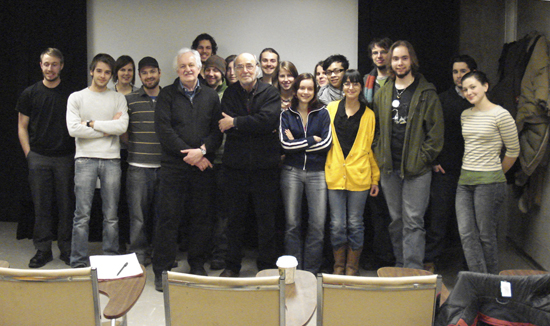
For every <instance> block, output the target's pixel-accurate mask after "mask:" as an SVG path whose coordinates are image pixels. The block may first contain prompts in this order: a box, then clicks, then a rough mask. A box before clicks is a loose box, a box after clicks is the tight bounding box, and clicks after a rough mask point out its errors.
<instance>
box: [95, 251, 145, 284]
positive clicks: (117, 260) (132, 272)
mask: <svg viewBox="0 0 550 326" xmlns="http://www.w3.org/2000/svg"><path fill="white" fill-rule="evenodd" d="M90 265H91V266H92V267H95V268H97V278H98V279H99V280H116V279H121V278H127V277H133V276H138V275H141V274H143V270H142V269H141V266H140V265H139V261H138V259H137V257H136V254H135V253H131V254H128V255H113V256H111V255H100V256H99V255H98V256H90Z"/></svg>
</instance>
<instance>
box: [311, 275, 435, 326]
mask: <svg viewBox="0 0 550 326" xmlns="http://www.w3.org/2000/svg"><path fill="white" fill-rule="evenodd" d="M440 288H441V276H438V275H427V276H414V277H399V278H393V277H362V276H342V275H332V274H319V275H318V277H317V296H318V299H317V325H318V326H321V325H325V326H330V325H375V326H376V325H432V324H433V320H434V317H435V310H436V307H435V305H436V294H437V293H438V292H439V290H440Z"/></svg>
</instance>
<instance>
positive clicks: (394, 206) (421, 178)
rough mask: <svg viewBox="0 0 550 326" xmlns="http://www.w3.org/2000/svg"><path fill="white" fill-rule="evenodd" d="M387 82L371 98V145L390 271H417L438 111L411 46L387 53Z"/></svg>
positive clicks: (439, 131)
mask: <svg viewBox="0 0 550 326" xmlns="http://www.w3.org/2000/svg"><path fill="white" fill-rule="evenodd" d="M390 60H391V71H392V76H393V77H394V78H392V79H391V80H389V81H388V82H387V83H386V85H384V87H382V88H381V89H380V90H379V91H378V92H377V93H376V95H375V99H374V105H373V107H374V112H375V115H376V127H377V131H376V134H375V139H374V143H373V147H374V153H375V156H376V160H377V162H378V166H379V168H380V177H381V184H382V188H383V189H384V195H385V197H386V201H387V203H388V209H389V211H390V215H391V218H392V222H391V223H390V226H389V232H390V236H391V240H392V244H393V251H394V254H395V258H396V266H399V267H407V268H420V269H422V268H423V260H424V247H425V230H424V213H425V211H426V207H427V205H428V200H429V195H430V182H431V176H432V174H431V169H432V162H433V161H434V160H435V159H436V157H437V155H438V154H439V152H440V151H441V149H442V148H443V112H442V110H441V103H440V102H439V98H438V96H437V91H436V89H435V87H434V86H433V85H432V84H431V83H429V82H428V81H426V79H425V78H424V76H422V75H421V74H419V73H418V67H419V65H418V59H417V57H416V53H415V52H414V49H413V47H412V45H411V44H410V43H409V42H407V41H397V42H395V43H394V44H393V45H392V47H391V48H390Z"/></svg>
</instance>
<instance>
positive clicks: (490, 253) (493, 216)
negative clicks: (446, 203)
mask: <svg viewBox="0 0 550 326" xmlns="http://www.w3.org/2000/svg"><path fill="white" fill-rule="evenodd" d="M505 193H506V185H505V183H504V182H499V183H491V184H482V185H474V186H468V185H459V186H458V188H457V190H456V218H457V221H458V231H459V233H460V240H461V241H462V249H463V250H464V256H465V257H466V262H467V263H468V269H469V270H470V271H471V272H478V273H490V274H498V247H497V224H498V222H497V221H498V215H499V212H500V209H501V206H502V203H503V201H504V197H505Z"/></svg>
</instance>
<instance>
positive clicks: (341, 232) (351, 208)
mask: <svg viewBox="0 0 550 326" xmlns="http://www.w3.org/2000/svg"><path fill="white" fill-rule="evenodd" d="M368 196H369V190H365V191H348V190H332V189H329V190H328V201H329V206H330V241H331V242H332V248H333V249H335V250H336V249H338V248H340V247H341V246H343V245H345V244H346V243H347V244H348V245H349V246H350V248H351V250H359V249H361V248H363V240H364V237H365V226H364V224H363V212H364V210H365V203H366V201H367V197H368Z"/></svg>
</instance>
